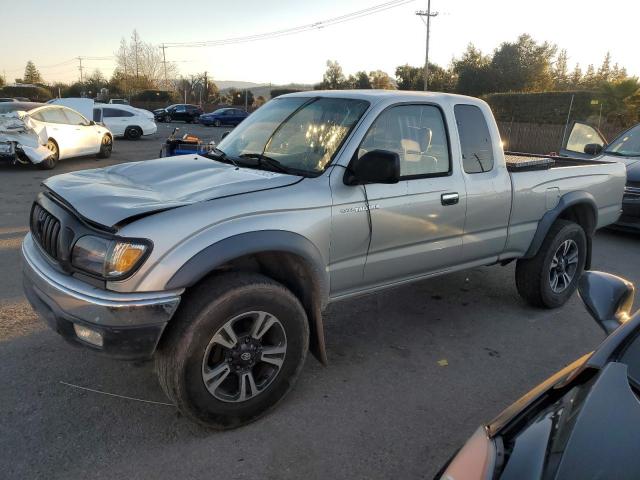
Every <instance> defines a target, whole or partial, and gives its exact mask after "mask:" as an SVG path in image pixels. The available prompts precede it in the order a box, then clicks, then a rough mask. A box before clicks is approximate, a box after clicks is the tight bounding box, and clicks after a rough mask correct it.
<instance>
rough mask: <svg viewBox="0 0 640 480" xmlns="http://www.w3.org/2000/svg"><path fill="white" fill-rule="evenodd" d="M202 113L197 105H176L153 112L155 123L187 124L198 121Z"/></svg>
mask: <svg viewBox="0 0 640 480" xmlns="http://www.w3.org/2000/svg"><path fill="white" fill-rule="evenodd" d="M203 113H204V112H203V111H202V109H201V108H200V107H199V106H197V105H190V104H188V103H177V104H175V105H169V106H168V107H166V108H159V109H157V110H154V111H153V116H154V117H155V120H156V122H173V121H176V120H180V121H183V122H187V123H192V122H196V121H198V118H199V117H200V115H202V114H203Z"/></svg>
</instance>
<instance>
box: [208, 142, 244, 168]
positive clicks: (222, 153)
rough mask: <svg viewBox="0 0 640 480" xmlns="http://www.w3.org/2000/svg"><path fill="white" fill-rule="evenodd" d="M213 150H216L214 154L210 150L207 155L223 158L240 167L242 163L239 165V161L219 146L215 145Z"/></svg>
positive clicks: (224, 160)
mask: <svg viewBox="0 0 640 480" xmlns="http://www.w3.org/2000/svg"><path fill="white" fill-rule="evenodd" d="M212 152H214V153H213V155H211V152H209V153H208V154H207V155H206V156H214V157H216V158H218V159H220V160H222V161H223V162H226V163H230V164H232V165H233V166H234V167H236V168H240V165H238V162H236V161H235V160H234V159H233V158H231V157H230V156H228V155H227V154H226V153H224V152H223V151H222V150H220V149H219V148H218V147H213V150H212Z"/></svg>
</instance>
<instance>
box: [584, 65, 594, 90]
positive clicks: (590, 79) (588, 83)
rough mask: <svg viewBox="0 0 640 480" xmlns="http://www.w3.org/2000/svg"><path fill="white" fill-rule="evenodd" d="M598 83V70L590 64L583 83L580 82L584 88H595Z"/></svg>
mask: <svg viewBox="0 0 640 480" xmlns="http://www.w3.org/2000/svg"><path fill="white" fill-rule="evenodd" d="M597 83H598V79H597V78H596V69H595V67H594V66H593V64H589V66H588V67H587V71H586V72H585V74H584V76H583V77H582V82H580V84H581V86H582V87H583V88H587V89H588V88H594V87H595V86H596V84H597Z"/></svg>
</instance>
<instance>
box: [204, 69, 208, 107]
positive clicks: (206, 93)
mask: <svg viewBox="0 0 640 480" xmlns="http://www.w3.org/2000/svg"><path fill="white" fill-rule="evenodd" d="M208 101H209V82H208V80H207V71H206V70H205V72H204V103H207V102H208Z"/></svg>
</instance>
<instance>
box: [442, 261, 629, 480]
mask: <svg viewBox="0 0 640 480" xmlns="http://www.w3.org/2000/svg"><path fill="white" fill-rule="evenodd" d="M579 291H580V297H581V298H582V300H583V301H584V303H585V305H586V308H587V311H588V312H589V314H590V315H591V316H592V317H593V318H594V319H595V320H596V322H597V323H598V324H599V325H600V326H601V327H602V328H603V330H604V331H605V333H606V334H607V335H609V336H608V337H607V338H606V339H605V341H604V342H602V343H601V344H600V346H599V347H598V348H596V349H595V350H594V351H593V352H591V353H589V354H586V355H584V356H583V357H581V358H580V359H578V360H576V361H575V362H573V363H572V364H571V365H569V366H567V367H566V368H564V369H563V370H561V371H559V372H558V373H556V374H555V375H553V376H552V377H550V378H549V379H547V380H546V381H544V382H543V383H542V384H540V385H538V386H537V387H536V388H534V389H533V390H531V391H530V392H529V393H527V394H526V395H524V396H523V397H522V398H520V400H518V401H516V403H514V404H513V405H511V406H510V407H508V408H507V409H506V410H505V411H504V412H502V413H501V414H500V415H498V416H497V417H496V418H495V419H494V420H492V421H491V422H489V423H488V424H487V425H485V426H483V427H481V428H479V429H478V430H477V431H476V433H475V434H474V435H473V436H472V437H471V438H470V439H469V441H468V442H467V443H466V444H465V446H464V447H462V449H461V450H460V451H459V453H457V455H455V456H454V457H453V458H452V459H451V460H450V461H449V462H448V464H447V465H445V467H443V468H442V470H441V472H440V473H439V474H437V475H436V477H435V478H437V479H442V480H452V479H455V480H468V479H469V480H470V479H474V480H476V479H498V478H499V479H502V480H510V479H514V480H534V479H536V480H537V479H540V480H542V479H547V478H549V479H550V478H553V479H556V480H565V479H566V480H573V479H576V478H580V479H586V478H599V479H612V480H613V479H615V480H618V479H622V478H628V479H632V478H640V457H639V456H638V445H640V429H639V428H638V425H639V424H640V401H639V397H640V310H638V311H637V312H636V313H635V314H632V313H631V308H632V306H633V295H634V287H633V285H632V284H631V283H630V282H628V281H626V280H624V279H622V278H619V277H615V276H613V275H609V274H606V273H601V272H586V273H585V274H584V275H583V277H582V278H581V279H580V283H579Z"/></svg>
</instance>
